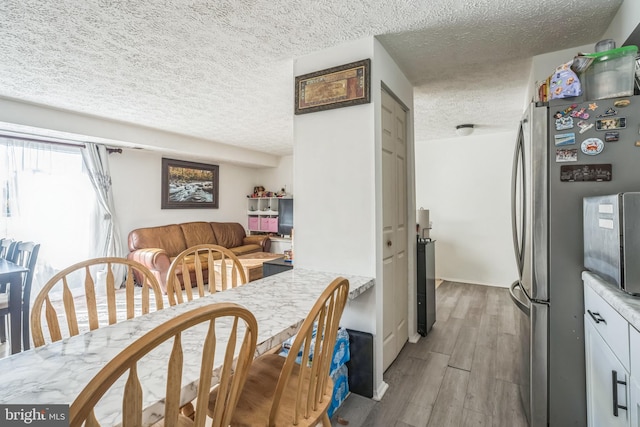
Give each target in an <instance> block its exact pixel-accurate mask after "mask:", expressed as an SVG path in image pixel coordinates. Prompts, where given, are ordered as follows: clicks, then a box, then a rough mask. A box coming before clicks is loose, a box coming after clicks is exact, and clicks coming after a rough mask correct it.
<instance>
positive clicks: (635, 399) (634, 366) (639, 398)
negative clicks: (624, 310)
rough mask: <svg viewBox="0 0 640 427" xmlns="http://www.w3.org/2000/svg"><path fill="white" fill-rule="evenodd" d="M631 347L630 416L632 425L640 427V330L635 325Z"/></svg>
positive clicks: (632, 330) (630, 341)
mask: <svg viewBox="0 0 640 427" xmlns="http://www.w3.org/2000/svg"><path fill="white" fill-rule="evenodd" d="M629 348H630V354H631V384H630V387H629V388H630V397H629V416H630V417H631V426H632V427H640V332H638V330H637V329H635V328H634V327H629Z"/></svg>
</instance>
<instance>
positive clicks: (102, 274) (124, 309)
mask: <svg viewBox="0 0 640 427" xmlns="http://www.w3.org/2000/svg"><path fill="white" fill-rule="evenodd" d="M122 270H124V271H125V277H126V280H125V282H124V286H123V287H124V289H119V290H118V291H116V285H117V283H116V277H118V273H119V272H120V271H122ZM134 271H137V272H138V275H139V277H143V278H144V284H143V285H142V287H140V288H139V290H137V288H136V286H135V279H134ZM74 281H75V282H76V283H78V284H80V285H81V284H82V283H83V284H84V286H75V287H74V286H70V284H73V283H74ZM118 287H119V288H121V287H122V286H118ZM52 291H53V292H57V293H58V294H61V298H62V302H61V303H57V304H54V303H53V302H52V299H51V294H52V293H53V292H52ZM74 293H75V295H74ZM99 293H103V294H104V295H106V307H105V306H104V304H102V303H100V302H102V301H99V300H102V299H104V298H97V295H99ZM151 293H153V297H154V298H153V299H151V296H150V294H151ZM61 305H62V306H61ZM56 306H57V308H58V309H56ZM154 306H155V310H160V309H162V308H163V300H162V290H161V289H160V285H159V284H158V281H157V279H156V278H155V277H154V275H153V273H152V272H151V271H150V270H149V269H148V268H147V267H145V266H144V265H142V264H140V263H139V262H137V261H133V260H129V259H126V258H118V257H102V258H93V259H89V260H86V261H82V262H79V263H77V264H74V265H72V266H70V267H67V268H65V269H64V270H62V271H61V272H59V273H58V274H56V275H55V276H53V277H52V278H51V279H50V280H49V281H48V282H47V283H46V284H45V285H44V286H43V287H42V289H41V290H40V292H39V293H38V295H37V296H36V298H35V299H34V301H33V309H32V310H31V334H32V338H33V343H34V345H35V346H36V347H39V346H41V345H44V344H45V336H44V333H43V326H44V325H43V323H42V314H43V312H44V313H45V319H44V320H45V322H46V325H47V329H48V332H49V336H50V339H51V341H52V342H53V341H58V340H61V339H62V337H63V336H62V331H61V329H60V323H61V320H62V321H64V323H66V326H67V332H68V335H69V336H74V335H78V334H79V333H80V330H81V329H82V328H83V327H85V326H87V327H88V329H89V330H94V329H97V328H99V327H100V326H104V325H107V324H109V325H112V324H114V323H117V322H118V321H119V320H124V319H131V318H133V317H135V316H138V315H143V314H147V313H149V312H150V311H151V309H152V308H153V307H154ZM58 311H60V313H58ZM87 324H88V325H87Z"/></svg>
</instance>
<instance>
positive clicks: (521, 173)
mask: <svg viewBox="0 0 640 427" xmlns="http://www.w3.org/2000/svg"><path fill="white" fill-rule="evenodd" d="M623 100H628V101H623ZM639 126H640V97H638V96H636V97H624V98H612V99H603V100H597V101H582V100H580V99H579V98H571V99H568V100H555V101H551V102H550V103H549V104H548V105H542V106H540V105H538V106H536V105H533V104H532V105H531V106H530V107H529V108H528V110H527V112H526V113H525V115H524V117H523V119H522V121H521V125H520V129H519V132H518V138H517V143H516V149H515V155H514V165H513V185H512V219H513V224H512V225H513V240H514V249H515V254H516V261H517V267H518V272H519V277H518V280H516V281H515V282H514V283H513V284H512V285H511V289H510V292H511V299H512V300H513V302H514V304H515V305H516V306H517V307H518V308H519V309H520V313H521V316H520V318H519V319H518V320H519V325H520V335H521V363H520V374H521V375H520V377H521V381H520V383H521V384H520V392H521V399H522V403H523V406H524V410H525V413H526V414H527V417H528V420H529V425H530V426H531V427H538V426H547V425H549V426H552V427H568V426H579V427H584V426H586V425H587V422H586V391H585V389H586V385H585V358H584V325H583V312H584V298H583V287H582V280H581V272H582V271H583V270H584V267H583V226H582V204H583V198H584V197H587V196H598V195H605V194H612V193H619V192H626V191H640V146H636V142H637V141H640V135H639ZM638 145H640V142H638Z"/></svg>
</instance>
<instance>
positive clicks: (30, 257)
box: [0, 242, 40, 350]
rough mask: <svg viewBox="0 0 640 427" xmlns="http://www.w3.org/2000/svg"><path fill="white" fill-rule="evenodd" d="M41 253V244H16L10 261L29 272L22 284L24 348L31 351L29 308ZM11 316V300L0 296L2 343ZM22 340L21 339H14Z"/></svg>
mask: <svg viewBox="0 0 640 427" xmlns="http://www.w3.org/2000/svg"><path fill="white" fill-rule="evenodd" d="M38 252H40V244H36V243H33V242H16V243H15V248H14V250H13V254H12V255H13V256H12V258H11V259H9V260H10V261H11V262H13V263H15V264H19V265H21V266H23V267H25V268H28V269H29V271H28V272H27V274H25V275H24V278H23V282H22V348H23V349H24V350H29V348H30V342H29V341H30V340H29V330H30V327H29V318H30V316H29V307H30V300H31V283H32V282H33V274H34V272H35V267H36V261H37V259H38ZM8 315H9V298H8V294H7V293H6V292H4V293H2V294H0V342H6V341H7V336H6V321H5V319H6V317H7V316H8ZM11 339H12V340H13V339H20V338H19V337H12V338H11Z"/></svg>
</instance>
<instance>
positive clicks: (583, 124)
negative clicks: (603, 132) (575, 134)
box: [578, 120, 593, 133]
mask: <svg viewBox="0 0 640 427" xmlns="http://www.w3.org/2000/svg"><path fill="white" fill-rule="evenodd" d="M578 127H579V128H580V133H585V132H586V131H588V130H589V129H591V128H592V127H593V123H589V122H585V121H584V120H580V121H579V122H578Z"/></svg>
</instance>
